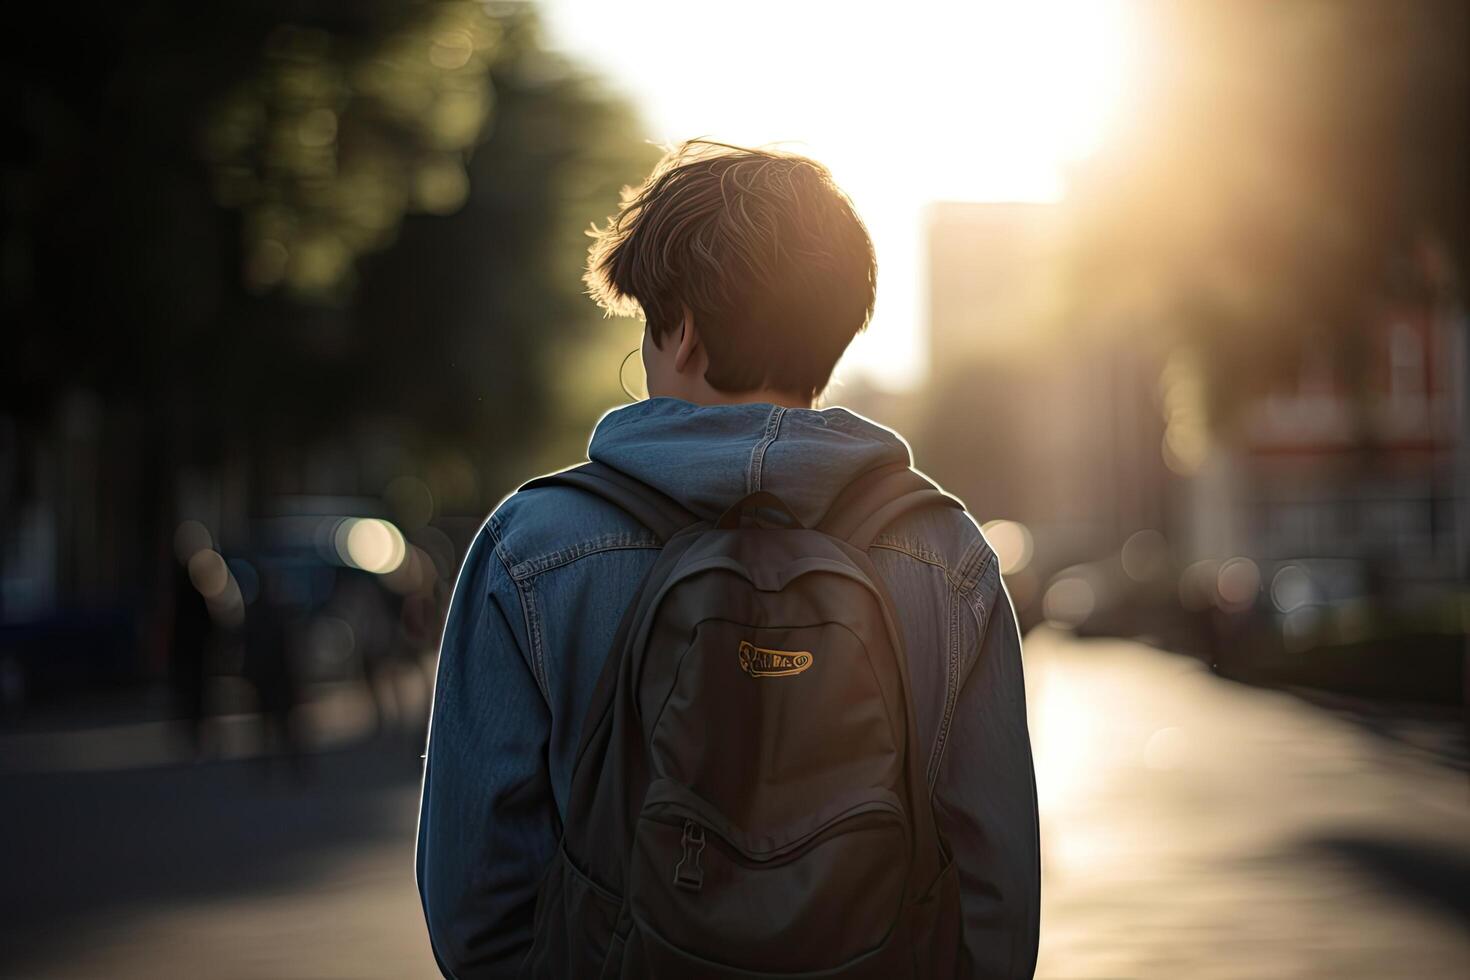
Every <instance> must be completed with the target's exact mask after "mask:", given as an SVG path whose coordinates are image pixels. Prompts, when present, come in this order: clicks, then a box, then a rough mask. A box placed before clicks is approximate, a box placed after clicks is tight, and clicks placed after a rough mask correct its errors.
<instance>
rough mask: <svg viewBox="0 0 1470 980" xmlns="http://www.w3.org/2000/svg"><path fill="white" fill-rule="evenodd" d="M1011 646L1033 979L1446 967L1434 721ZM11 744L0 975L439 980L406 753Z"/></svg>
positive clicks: (1469, 839) (1182, 670)
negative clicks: (1036, 942) (1032, 856)
mask: <svg viewBox="0 0 1470 980" xmlns="http://www.w3.org/2000/svg"><path fill="white" fill-rule="evenodd" d="M1027 644H1028V645H1027V651H1026V655H1027V660H1028V671H1029V677H1028V681H1029V687H1030V697H1031V701H1032V704H1031V717H1032V726H1033V728H1032V733H1033V741H1034V742H1035V745H1036V751H1037V767H1038V779H1039V783H1040V795H1041V805H1042V817H1043V859H1044V862H1045V890H1044V907H1043V913H1042V914H1043V921H1042V934H1041V935H1042V951H1041V961H1040V968H1039V971H1038V976H1041V977H1050V978H1103V977H1137V978H1180V977H1190V978H1194V977H1201V978H1212V977H1222V978H1224V977H1231V978H1235V977H1270V978H1273V980H1274V978H1290V977H1324V978H1327V977H1330V978H1353V977H1363V978H1368V977H1373V978H1380V977H1462V976H1464V975H1465V970H1466V968H1467V967H1470V932H1467V925H1466V922H1467V913H1470V908H1467V902H1470V831H1467V828H1470V799H1467V787H1466V781H1465V773H1464V770H1463V768H1462V760H1463V755H1462V751H1461V750H1462V748H1463V739H1464V731H1463V728H1461V727H1459V725H1458V722H1457V720H1456V719H1455V718H1454V716H1453V715H1446V716H1441V717H1421V718H1419V719H1418V721H1417V723H1416V724H1413V725H1408V726H1401V727H1399V728H1398V729H1396V731H1397V732H1398V737H1387V736H1385V735H1384V734H1383V731H1384V730H1385V727H1384V726H1383V725H1382V724H1381V723H1378V722H1375V723H1374V724H1371V725H1370V724H1360V723H1358V722H1357V721H1355V720H1354V719H1353V718H1352V717H1351V716H1350V715H1348V714H1344V713H1343V712H1341V711H1329V710H1324V709H1323V708H1321V707H1317V706H1313V705H1310V704H1308V703H1306V702H1304V701H1302V700H1300V699H1298V698H1296V697H1294V696H1292V695H1289V694H1283V693H1277V692H1270V691H1262V690H1257V689H1253V688H1248V687H1243V686H1239V685H1235V684H1232V683H1229V682H1225V681H1221V680H1219V679H1217V678H1214V677H1212V676H1211V675H1210V674H1209V673H1208V672H1206V671H1205V670H1204V669H1202V668H1201V667H1200V666H1199V665H1198V664H1197V662H1196V661H1194V660H1191V659H1187V658H1184V657H1174V656H1170V655H1167V654H1163V653H1159V652H1157V651H1155V650H1151V649H1149V648H1147V647H1144V646H1142V645H1140V644H1137V643H1132V642H1128V641H1119V640H1106V641H1097V640H1085V641H1084V640H1075V639H1072V638H1071V637H1069V636H1066V635H1064V634H1061V633H1056V632H1052V631H1050V630H1047V629H1041V630H1037V631H1035V632H1033V633H1032V634H1031V635H1030V636H1029V637H1028V640H1027ZM1406 733H1407V734H1406ZM19 737H21V736H8V737H7V740H14V739H16V738H19ZM24 737H26V738H29V739H31V740H32V741H31V742H30V743H29V747H30V748H34V747H35V745H36V744H37V743H36V741H35V740H36V739H37V738H38V736H35V735H29V736H24ZM72 737H75V736H72ZM114 737H115V736H114ZM8 747H13V746H11V745H10V743H9V741H7V745H6V746H0V760H4V761H5V763H6V765H7V766H8V767H10V771H7V772H6V773H4V774H3V775H0V785H3V793H4V798H5V800H6V801H7V804H6V807H5V810H4V813H5V816H4V820H5V821H6V824H5V827H4V834H3V844H0V848H3V852H0V867H4V868H5V876H6V878H7V882H6V888H5V889H4V907H3V908H0V950H4V954H3V957H4V958H3V960H0V975H3V976H4V977H15V978H20V977H26V978H49V977H57V978H60V977H67V978H104V977H105V978H118V980H126V978H130V977H174V976H177V977H186V976H188V977H193V976H214V977H228V978H266V977H282V976H289V977H311V978H317V977H320V978H326V977H341V978H368V977H415V976H432V975H434V965H433V961H432V957H431V956H430V954H429V952H428V948H427V941H426V938H425V935H424V928H423V924H422V918H421V915H420V912H419V908H418V901H417V895H416V893H415V890H414V884H413V870H412V858H413V832H414V821H415V805H416V802H417V789H418V782H417V765H416V762H417V760H416V759H415V757H414V755H413V753H412V752H411V751H409V750H408V749H406V748H405V747H404V746H403V745H402V744H401V743H395V744H391V745H390V744H388V742H387V741H386V740H373V741H368V742H362V743H359V744H358V745H356V746H354V747H351V748H346V749H342V748H339V749H336V750H334V751H329V752H324V753H320V754H317V755H313V756H311V757H309V762H308V764H307V765H306V767H305V768H303V769H302V770H301V771H300V772H297V771H295V770H293V769H292V768H291V767H290V766H287V765H285V764H281V765H277V766H274V767H271V766H268V765H266V764H264V763H263V762H261V761H260V760H255V761H248V760H240V761H229V762H211V763H204V764H200V765H197V766H187V765H186V766H178V765H174V766H154V767H142V768H130V769H118V770H112V771H108V770H92V771H71V772H50V773H45V772H35V771H28V772H21V771H16V770H15V768H14V766H13V763H15V762H16V760H17V758H18V756H17V754H16V753H14V752H10V751H5V750H4V749H6V748H8ZM31 768H32V770H33V769H34V767H31ZM47 841H56V842H64V844H63V846H62V849H60V850H57V849H56V848H55V847H49V846H43V845H44V842H47Z"/></svg>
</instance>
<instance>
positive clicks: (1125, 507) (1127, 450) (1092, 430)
mask: <svg viewBox="0 0 1470 980" xmlns="http://www.w3.org/2000/svg"><path fill="white" fill-rule="evenodd" d="M1064 219H1065V213H1064V212H1063V210H1062V209H1061V208H1060V207H1058V206H1057V205H1051V204H1029V203H1027V204H1023V203H1001V204H980V203H943V204H937V205H934V206H933V207H931V209H930V211H929V215H928V253H929V254H928V267H929V319H930V338H931V341H930V342H931V345H932V363H933V364H935V365H936V366H937V374H938V377H937V378H936V385H937V386H938V397H937V398H936V399H935V400H934V410H933V414H932V415H931V417H930V418H929V419H928V420H927V422H926V423H925V424H924V426H923V427H922V435H921V436H920V437H919V438H920V439H921V441H922V443H923V445H922V449H923V452H922V453H921V455H922V457H923V458H924V459H925V460H926V461H932V462H930V464H929V465H931V466H932V468H933V469H934V471H935V475H936V476H938V477H939V478H940V479H941V480H942V481H943V482H944V484H945V486H947V487H949V488H951V489H952V490H954V492H956V493H957V494H958V495H959V496H960V497H961V498H962V499H964V500H965V502H966V503H967V504H968V506H969V508H970V510H971V512H972V513H974V514H975V515H976V516H977V518H978V519H980V520H982V521H991V520H1000V519H1003V520H1008V521H1016V522H1020V523H1021V524H1023V525H1025V527H1026V528H1028V529H1029V533H1030V536H1031V538H1032V539H1033V540H1034V549H1032V550H1031V562H1033V563H1034V566H1033V567H1031V568H1030V569H1027V570H1022V569H1014V572H1015V573H1018V574H1017V575H1016V576H1014V577H1013V581H1012V593H1013V598H1014V599H1015V600H1016V603H1017V605H1018V606H1022V605H1024V604H1025V603H1026V600H1027V599H1029V598H1032V597H1033V596H1032V595H1031V593H1033V592H1035V591H1036V589H1035V586H1036V585H1038V584H1039V579H1042V578H1044V577H1045V576H1047V575H1049V574H1051V573H1052V572H1055V571H1056V570H1057V569H1059V568H1060V567H1063V566H1065V565H1068V564H1071V563H1074V562H1079V561H1085V560H1089V559H1092V558H1094V557H1096V556H1098V555H1101V554H1106V553H1108V552H1110V551H1116V550H1117V549H1118V548H1119V547H1120V546H1121V545H1122V543H1123V542H1124V541H1125V540H1126V539H1127V538H1128V537H1129V535H1131V534H1133V533H1134V532H1136V531H1138V530H1140V529H1143V528H1160V527H1162V526H1163V525H1164V524H1165V523H1166V522H1167V519H1168V499H1167V495H1166V489H1167V483H1168V473H1167V471H1166V469H1165V467H1164V464H1163V460H1162V459H1161V457H1160V455H1159V448H1158V447H1159V445H1160V440H1161V438H1162V434H1163V424H1162V420H1161V416H1160V413H1159V410H1158V406H1157V379H1158V373H1159V363H1160V362H1159V357H1158V354H1157V352H1155V351H1152V350H1145V349H1141V348H1139V347H1138V346H1137V345H1134V344H1127V345H1122V344H1109V343H1106V342H1105V341H1104V340H1102V339H1097V340H1093V341H1090V342H1086V343H1079V342H1075V341H1069V342H1065V343H1059V342H1058V340H1057V338H1056V337H1055V336H1053V335H1051V334H1049V333H1044V332H1043V331H1044V329H1045V328H1044V326H1043V324H1046V323H1048V322H1050V321H1051V319H1052V318H1051V314H1052V311H1053V310H1054V308H1055V306H1056V304H1057V303H1058V302H1059V301H1060V299H1061V290H1062V289H1063V288H1064V281H1063V277H1064V276H1065V274H1066V266H1065V253H1064V249H1065V247H1066V238H1065V232H1066V229H1065V226H1064V224H1063V222H1064ZM1023 571H1025V572H1028V573H1029V575H1030V576H1037V577H1039V578H1038V581H1037V582H1034V583H1029V584H1028V580H1027V578H1023V577H1022V576H1021V575H1020V574H1019V573H1022V572H1023Z"/></svg>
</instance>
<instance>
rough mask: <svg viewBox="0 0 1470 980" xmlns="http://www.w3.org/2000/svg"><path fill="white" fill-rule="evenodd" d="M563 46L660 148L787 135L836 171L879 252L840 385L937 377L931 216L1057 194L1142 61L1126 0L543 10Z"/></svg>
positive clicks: (575, 3) (636, 1)
mask: <svg viewBox="0 0 1470 980" xmlns="http://www.w3.org/2000/svg"><path fill="white" fill-rule="evenodd" d="M543 6H544V10H545V11H546V15H547V19H548V22H549V29H550V33H551V40H552V42H553V43H554V44H556V45H557V46H558V47H561V48H562V49H564V50H566V51H568V52H569V53H571V54H573V55H575V56H577V57H578V58H579V59H581V60H583V61H586V62H590V63H591V64H592V65H594V66H595V67H597V68H599V69H601V71H602V72H603V73H604V74H606V75H607V76H608V78H609V80H610V82H611V84H612V85H613V86H614V87H616V88H618V89H621V90H622V91H624V92H626V93H628V94H629V95H630V96H632V98H633V99H634V100H635V101H636V102H637V103H638V104H639V106H640V107H641V109H642V112H643V115H644V118H645V120H646V121H647V123H648V125H649V128H650V133H649V135H650V136H651V137H652V138H653V139H654V140H655V141H657V142H664V141H676V140H680V139H685V138H689V137H693V136H709V137H712V138H715V139H720V140H724V141H726V142H732V143H741V144H747V145H759V144H764V143H780V144H781V145H782V146H783V148H786V149H790V150H793V151H795V152H799V153H805V154H807V155H810V156H813V157H815V158H816V159H818V160H821V161H822V162H823V163H825V164H826V165H827V166H828V167H829V168H830V169H831V170H832V172H833V175H834V176H835V177H836V179H837V181H838V183H839V184H841V185H842V187H843V188H844V189H845V190H846V191H847V192H848V193H849V194H850V195H851V196H852V198H853V200H854V202H855V203H856V205H857V207H858V211H859V213H861V214H862V215H863V218H864V220H865V221H866V222H867V224H868V228H869V231H870V232H871V233H872V235H873V239H874V245H875V247H876V249H877V253H878V306H877V312H876V314H875V317H874V322H873V325H872V327H871V328H870V329H869V331H868V333H867V334H866V335H865V336H863V337H860V338H859V339H858V341H857V343H855V344H854V346H853V348H852V350H851V351H850V353H849V355H848V357H847V359H846V360H845V361H844V363H843V365H842V366H841V367H840V368H839V377H849V378H850V377H852V376H853V375H854V374H855V373H861V374H863V375H865V376H867V377H869V378H870V379H871V380H873V381H874V382H875V383H877V384H880V385H883V386H884V387H889V388H902V387H905V386H908V385H911V384H913V383H914V382H915V381H917V380H919V379H921V378H922V377H923V375H924V373H925V371H926V370H927V364H926V360H925V355H924V347H925V345H924V342H923V335H924V329H925V326H924V325H925V322H926V302H925V296H924V275H925V272H924V265H923V228H922V225H921V217H922V209H923V206H924V205H925V204H926V203H928V202H930V201H936V200H970V201H995V200H1009V201H1018V200H1021V201H1036V200H1056V199H1058V198H1060V197H1061V196H1062V194H1063V193H1064V190H1065V187H1064V182H1063V169H1064V167H1065V166H1066V164H1067V163H1068V162H1069V161H1071V160H1075V159H1077V158H1079V157H1082V156H1085V155H1086V154H1087V153H1088V152H1089V151H1090V150H1092V149H1093V148H1095V147H1096V146H1097V144H1098V142H1099V141H1100V140H1101V139H1102V138H1103V137H1104V135H1105V134H1106V132H1107V130H1108V127H1109V124H1110V122H1111V120H1112V119H1113V117H1114V116H1115V115H1116V114H1117V111H1118V109H1119V107H1120V105H1121V103H1122V102H1123V101H1124V96H1125V94H1126V92H1127V90H1128V88H1129V85H1130V82H1131V76H1132V74H1133V71H1132V69H1133V65H1134V64H1135V62H1136V60H1137V59H1136V52H1135V48H1136V47H1137V41H1136V30H1135V24H1134V18H1133V16H1132V14H1133V11H1132V10H1131V9H1130V8H1128V7H1127V6H1126V5H1125V3H1124V0H1023V2H1013V3H999V2H987V0H967V2H957V0H951V2H942V0H909V2H906V3H904V4H902V5H899V4H894V3H870V2H864V0H848V2H816V0H784V2H782V0H743V2H741V3H738V4H731V3H713V2H708V3H706V2H697V0H618V2H616V3H612V2H608V0H546V2H545V3H544V5H543Z"/></svg>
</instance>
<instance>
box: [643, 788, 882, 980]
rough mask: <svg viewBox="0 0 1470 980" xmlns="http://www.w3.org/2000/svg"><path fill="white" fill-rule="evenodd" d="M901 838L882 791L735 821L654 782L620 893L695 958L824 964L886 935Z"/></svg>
mask: <svg viewBox="0 0 1470 980" xmlns="http://www.w3.org/2000/svg"><path fill="white" fill-rule="evenodd" d="M908 847H909V843H908V833H907V827H906V824H905V820H904V811H903V808H902V806H901V805H900V803H899V800H898V798H897V797H896V796H895V795H894V794H893V793H892V792H890V791H889V790H886V789H882V788H873V789H870V790H866V791H863V792H862V793H860V794H855V795H854V796H852V797H850V798H847V799H841V800H829V801H826V802H825V803H824V804H823V805H822V806H821V807H820V808H818V809H817V810H816V811H815V812H813V813H812V815H811V816H810V817H809V818H808V819H806V820H803V821H800V822H799V823H797V824H794V825H790V826H787V827H783V828H777V829H774V830H757V829H752V830H746V829H744V828H740V827H736V826H734V825H732V824H731V823H730V821H729V820H727V819H726V818H725V817H724V816H723V815H722V814H720V813H719V812H717V811H716V810H715V809H714V808H713V807H712V806H710V805H709V804H708V803H707V802H706V801H704V800H702V799H701V798H700V797H698V796H697V795H695V794H694V793H692V792H691V791H689V790H688V789H687V788H686V787H683V786H681V785H679V784H678V783H676V782H674V781H672V780H668V779H660V780H655V781H654V783H653V784H652V786H651V787H650V789H649V793H648V797H647V799H646V801H645V804H644V808H643V811H642V813H641V815H640V818H639V821H638V828H637V833H636V839H635V842H634V855H633V863H632V868H631V875H630V890H629V891H630V894H629V900H630V903H631V908H632V911H633V915H634V917H635V918H636V919H637V920H639V924H640V926H641V927H642V928H644V929H647V930H651V931H653V932H654V933H655V934H656V935H657V936H658V938H659V939H661V940H662V941H663V942H664V943H666V944H668V945H669V946H671V947H674V948H676V949H680V950H683V951H685V952H687V953H689V954H691V955H692V956H695V957H698V958H700V959H705V960H710V961H715V962H719V963H723V964H728V965H730V966H735V967H737V968H740V969H744V970H750V971H761V970H765V969H771V970H779V971H780V972H783V973H789V972H802V971H813V970H821V969H829V968H832V967H836V966H840V965H841V964H843V963H846V962H848V961H850V960H852V959H855V958H857V957H860V956H862V955H863V954H864V953H867V952H870V951H872V950H874V949H877V948H878V947H880V946H882V945H883V943H884V942H885V940H886V939H887V938H888V935H889V933H890V932H891V931H892V929H893V928H894V925H895V922H896V921H897V920H898V918H899V913H900V910H901V908H902V905H903V898H904V886H905V883H906V880H907V876H908V868H909V857H910V855H909V853H908Z"/></svg>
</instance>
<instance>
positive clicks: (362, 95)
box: [201, 0, 503, 298]
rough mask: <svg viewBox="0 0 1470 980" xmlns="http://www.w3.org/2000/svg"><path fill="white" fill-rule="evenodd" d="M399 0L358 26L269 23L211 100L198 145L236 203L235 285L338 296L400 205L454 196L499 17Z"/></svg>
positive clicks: (438, 204) (425, 204) (474, 139)
mask: <svg viewBox="0 0 1470 980" xmlns="http://www.w3.org/2000/svg"><path fill="white" fill-rule="evenodd" d="M405 9H406V11H407V16H405V17H403V18H402V23H400V24H397V25H394V26H392V27H390V28H389V29H388V30H386V31H384V32H382V33H381V34H377V35H370V36H368V37H360V36H359V37H353V36H343V35H342V34H338V33H333V32H331V31H328V30H324V29H321V28H318V27H308V26H302V25H300V24H290V23H288V24H283V25H281V26H280V27H278V28H276V29H275V30H273V31H272V32H271V33H270V34H269V35H268V36H267V38H266V39H265V42H264V44H263V45H262V51H261V55H260V63H259V66H258V68H257V69H256V71H255V72H254V73H253V74H252V75H251V76H250V77H249V78H247V79H244V80H242V81H241V82H239V83H237V84H236V85H234V86H232V87H231V89H230V90H229V91H228V92H227V93H226V94H225V95H224V96H223V97H222V98H221V99H220V100H219V101H218V102H217V103H215V104H214V105H213V106H212V107H211V109H210V111H209V113H208V115H207V117H206V119H205V120H204V125H203V126H202V140H201V142H202V148H203V154H204V157H205V159H206V160H207V161H208V163H209V166H210V169H211V176H212V180H213V184H214V192H215V197H216V199H217V200H218V201H219V202H220V204H222V205H224V206H226V207H232V208H239V209H240V210H241V211H242V212H243V214H244V221H243V229H242V230H243V234H244V237H245V241H244V243H243V252H244V269H243V275H244V278H245V283H246V285H247V286H248V287H250V288H252V289H256V290H266V289H271V288H274V287H276V286H278V285H284V286H286V287H287V288H288V289H290V290H291V291H292V292H294V293H295V294H297V295H299V296H303V297H316V298H324V297H334V296H335V297H340V296H342V295H343V293H344V292H345V290H346V289H347V288H348V287H349V286H350V284H351V282H352V277H351V273H352V269H353V266H354V263H355V261H356V260H357V258H358V257H359V256H361V255H362V254H363V253H365V252H369V251H375V250H377V249H381V248H383V247H384V246H386V245H388V244H389V243H390V242H391V241H392V240H393V237H394V235H395V234H396V233H397V230H398V225H399V223H400V222H401V221H402V219H403V216H404V215H405V214H406V213H408V212H409V211H419V212H427V213H430V214H450V213H453V212H454V211H456V210H458V209H459V208H460V207H461V206H462V205H463V204H464V201H465V199H466V197H467V196H468V193H469V179H468V176H467V175H466V173H465V168H464V163H465V160H466V158H467V157H468V155H469V154H470V152H471V151H472V149H473V148H474V146H475V144H476V143H478V142H479V140H480V136H481V133H482V131H483V130H484V127H485V124H486V121H487V120H488V119H489V117H490V112H491V100H492V94H493V90H492V88H491V86H490V70H491V66H492V64H493V63H494V61H495V59H496V58H497V57H499V56H501V55H502V47H503V45H502V30H501V25H500V22H499V21H497V20H496V19H494V18H492V17H491V16H490V15H489V14H488V13H487V12H486V10H485V8H484V6H483V5H481V4H479V3H473V2H469V0H452V2H439V3H429V4H416V5H412V6H409V7H407V8H405Z"/></svg>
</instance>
